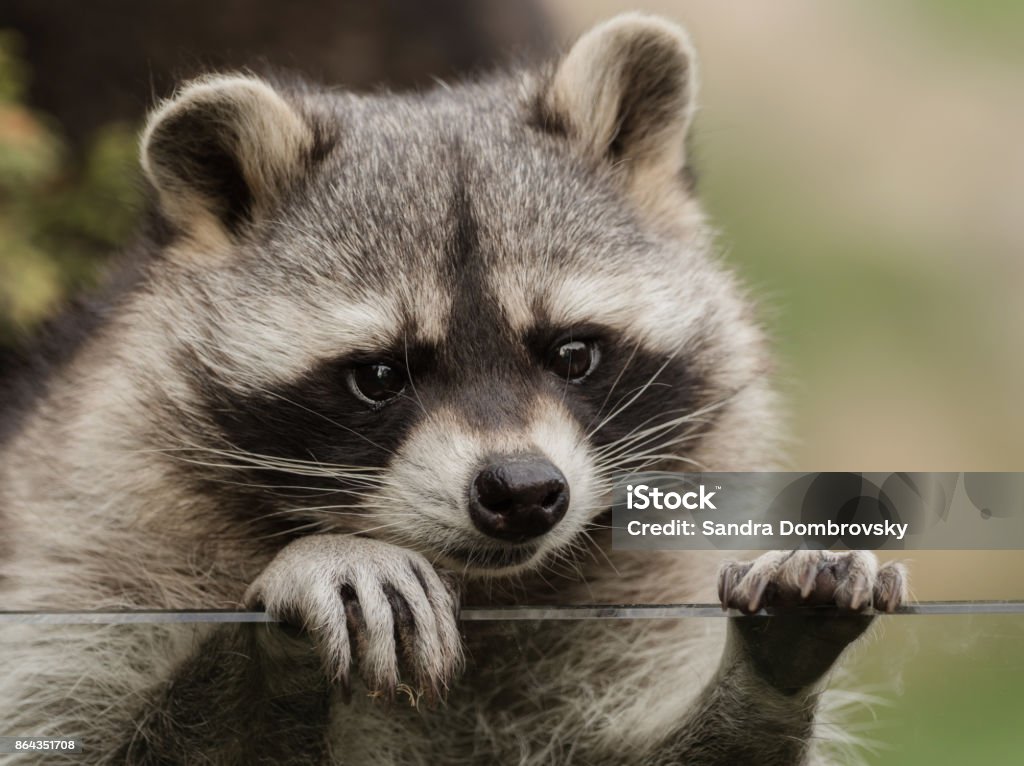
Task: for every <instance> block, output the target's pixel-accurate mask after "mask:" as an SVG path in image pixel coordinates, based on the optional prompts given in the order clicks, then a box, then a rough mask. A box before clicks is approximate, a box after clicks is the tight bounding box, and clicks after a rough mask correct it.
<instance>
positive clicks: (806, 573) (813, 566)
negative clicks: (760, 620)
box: [799, 558, 819, 599]
mask: <svg viewBox="0 0 1024 766" xmlns="http://www.w3.org/2000/svg"><path fill="white" fill-rule="evenodd" d="M818 568H819V561H818V559H814V558H811V559H808V561H807V563H806V564H804V570H803V572H801V573H800V579H799V585H800V598H803V599H806V598H808V597H809V596H810V595H811V593H813V592H814V584H815V583H816V582H817V581H818Z"/></svg>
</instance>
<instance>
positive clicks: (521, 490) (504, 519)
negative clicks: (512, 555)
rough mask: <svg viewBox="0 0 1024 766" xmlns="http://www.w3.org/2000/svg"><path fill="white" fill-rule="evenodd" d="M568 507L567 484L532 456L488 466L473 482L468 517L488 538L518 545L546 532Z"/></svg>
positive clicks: (545, 463)
mask: <svg viewBox="0 0 1024 766" xmlns="http://www.w3.org/2000/svg"><path fill="white" fill-rule="evenodd" d="M568 507H569V484H568V482H566V480H565V476H563V475H562V472H561V471H559V470H558V468H556V467H555V466H554V465H553V464H552V463H551V462H550V461H548V460H545V459H544V458H542V457H536V456H532V455H526V456H519V455H517V456H513V457H507V458H503V459H501V460H497V461H495V462H493V463H491V464H490V465H489V466H487V467H486V468H484V469H483V470H482V471H480V473H478V474H477V475H476V478H475V479H473V485H472V486H471V487H470V490H469V516H470V518H471V519H473V524H474V525H475V526H476V528H477V529H479V530H480V531H481V532H483V533H484V534H485V535H489V536H490V537H496V538H498V539H499V540H505V541H507V542H514V543H521V542H524V541H526V540H529V539H531V538H534V537H539V536H540V535H542V534H544V533H545V532H548V531H550V529H551V528H552V527H554V526H555V524H557V523H558V522H559V521H561V519H562V517H563V516H565V511H566V509H568Z"/></svg>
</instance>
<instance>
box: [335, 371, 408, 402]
mask: <svg viewBox="0 0 1024 766" xmlns="http://www.w3.org/2000/svg"><path fill="white" fill-rule="evenodd" d="M348 383H349V387H350V388H351V389H352V393H354V394H355V395H356V396H358V397H359V398H360V399H362V400H363V401H364V402H366V403H367V404H370V405H373V406H377V405H380V404H384V402H387V401H390V400H391V399H394V398H395V397H396V396H398V395H399V394H400V393H402V391H403V390H404V389H405V375H404V374H403V372H402V371H401V370H400V369H398V368H397V367H392V366H391V365H389V364H383V363H381V362H373V363H370V364H361V365H358V366H356V367H353V368H351V369H350V370H349V372H348Z"/></svg>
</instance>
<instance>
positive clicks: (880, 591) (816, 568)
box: [718, 551, 907, 694]
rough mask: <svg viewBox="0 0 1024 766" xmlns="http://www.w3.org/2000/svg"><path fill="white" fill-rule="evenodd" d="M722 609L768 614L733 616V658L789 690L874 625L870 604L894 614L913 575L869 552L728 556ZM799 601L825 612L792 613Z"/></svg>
mask: <svg viewBox="0 0 1024 766" xmlns="http://www.w3.org/2000/svg"><path fill="white" fill-rule="evenodd" d="M718 595H719V599H720V600H721V602H722V606H723V607H731V608H733V609H739V610H740V611H742V612H744V613H745V614H748V615H749V614H753V613H755V612H758V611H760V610H761V609H768V610H769V613H770V616H768V617H754V618H749V617H739V618H734V619H732V620H730V625H729V630H730V634H731V637H732V638H733V640H732V641H731V642H730V652H728V653H727V657H726V660H727V662H728V663H734V662H736V661H737V660H739V661H741V662H743V663H747V664H748V665H749V667H750V668H751V669H752V670H753V672H755V673H756V674H757V675H758V676H760V677H761V678H762V679H763V680H766V681H768V682H769V683H770V684H771V685H773V686H774V687H775V688H777V689H779V690H781V691H784V692H785V693H787V694H792V693H795V692H796V691H797V690H800V689H806V688H809V687H810V686H811V685H813V684H814V683H815V682H817V681H818V680H819V679H820V678H821V677H822V676H823V675H824V674H825V673H826V672H827V671H828V669H829V668H830V667H831V666H832V664H833V663H834V662H835V661H836V659H838V657H839V655H840V654H841V653H842V652H843V650H844V649H845V648H846V646H847V645H848V644H850V643H851V642H852V641H854V640H855V639H856V638H858V637H859V636H860V635H861V634H862V633H863V632H864V631H865V630H867V628H868V626H869V625H870V624H871V620H872V613H871V611H869V610H871V609H874V610H876V611H882V612H893V611H895V610H896V609H897V608H898V607H900V606H902V605H903V604H904V603H905V602H906V600H907V574H906V570H905V569H904V568H903V565H902V564H898V563H895V562H892V563H888V564H884V565H882V566H881V567H879V566H878V561H877V559H876V558H875V556H874V554H872V553H868V552H865V551H844V552H841V553H832V552H829V551H790V552H786V551H773V552H771V553H766V554H764V555H763V556H760V557H759V558H757V559H755V560H754V561H748V562H727V563H726V564H725V565H724V566H723V567H722V570H721V572H720V573H719V579H718ZM801 605H821V606H834V607H837V609H838V613H836V612H835V611H831V612H826V613H821V614H818V613H813V612H811V613H808V612H787V609H788V608H791V607H795V606H801Z"/></svg>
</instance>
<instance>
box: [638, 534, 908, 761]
mask: <svg viewBox="0 0 1024 766" xmlns="http://www.w3.org/2000/svg"><path fill="white" fill-rule="evenodd" d="M719 596H720V598H721V601H722V604H723V606H728V607H732V608H736V609H740V610H742V611H744V612H747V613H753V612H757V611H759V610H760V609H761V608H762V607H769V608H773V609H777V610H778V611H777V612H773V614H772V615H771V616H759V617H738V618H733V619H731V620H730V621H729V632H728V639H727V641H726V647H725V651H724V653H723V656H722V660H721V663H720V665H719V670H718V673H717V675H716V676H715V678H714V679H713V680H712V681H711V683H710V684H709V685H708V687H707V688H706V689H705V690H704V691H703V693H702V694H701V696H700V697H699V698H698V700H697V701H696V703H695V704H694V706H693V707H692V708H691V710H690V711H689V713H688V714H687V716H686V718H685V719H684V721H683V723H682V725H681V726H680V728H679V729H678V730H677V732H676V734H675V735H674V736H673V737H670V738H669V739H668V740H667V741H666V742H664V743H663V744H662V745H661V746H660V747H657V748H656V749H655V751H654V752H653V753H649V754H648V756H647V757H645V758H642V759H640V762H641V763H643V764H645V766H646V765H647V764H650V766H669V765H670V764H688V765H693V766H698V765H699V766H719V765H721V766H726V765H728V764H737V763H757V764H763V765H765V766H774V765H776V764H777V765H778V766H783V765H784V766H792V765H793V764H799V763H802V762H803V761H804V759H805V757H806V754H807V745H808V739H809V737H810V736H811V733H812V729H813V725H814V712H815V707H816V704H817V696H818V692H819V682H820V681H821V679H822V678H823V677H824V675H825V674H826V673H827V672H828V670H829V668H831V667H832V664H833V663H834V662H835V661H836V659H837V658H838V657H839V655H840V654H841V653H842V651H843V650H844V649H845V648H846V647H847V646H848V645H849V644H850V642H852V641H853V640H854V639H856V638H857V637H858V636H860V635H861V634H862V633H863V632H864V631H865V630H866V629H867V627H868V625H870V623H871V619H872V617H871V615H870V614H865V613H863V612H864V610H866V609H868V608H870V607H874V609H876V610H878V611H887V612H891V611H893V610H894V609H896V608H897V607H898V606H900V605H901V604H902V603H903V601H904V600H905V599H906V575H905V572H904V570H903V568H902V566H901V565H899V564H886V565H885V566H882V567H881V568H879V567H878V563H877V561H876V560H875V557H874V556H873V555H872V554H870V553H865V552H861V551H852V552H844V553H829V552H825V551H797V552H788V553H787V552H773V553H768V554H765V555H764V556H761V557H760V558H758V559H756V560H754V561H753V562H744V563H739V562H730V563H727V564H726V565H725V566H724V567H723V568H722V571H721V574H720V578H719ZM797 604H833V605H835V606H837V607H839V608H840V609H842V610H844V611H845V612H848V613H847V614H825V615H796V614H790V615H787V614H785V607H787V606H793V605H797Z"/></svg>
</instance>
